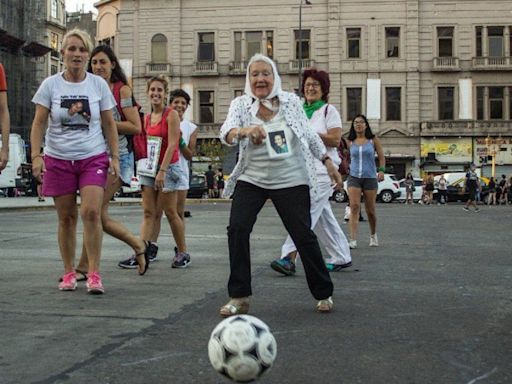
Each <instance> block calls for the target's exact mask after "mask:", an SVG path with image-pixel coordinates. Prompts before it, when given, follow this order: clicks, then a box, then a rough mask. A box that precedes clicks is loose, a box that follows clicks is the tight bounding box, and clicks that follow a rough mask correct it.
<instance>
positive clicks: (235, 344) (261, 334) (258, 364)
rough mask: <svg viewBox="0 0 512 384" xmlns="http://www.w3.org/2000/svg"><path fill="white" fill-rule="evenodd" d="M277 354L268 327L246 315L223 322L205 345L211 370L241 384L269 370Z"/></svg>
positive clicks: (275, 345)
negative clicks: (206, 345)
mask: <svg viewBox="0 0 512 384" xmlns="http://www.w3.org/2000/svg"><path fill="white" fill-rule="evenodd" d="M276 355H277V344H276V339H274V336H273V335H272V333H271V332H270V329H269V327H268V326H267V324H265V323H264V322H263V321H261V320H260V319H258V318H256V317H254V316H249V315H236V316H231V317H228V318H227V319H224V320H222V321H221V322H220V323H219V324H218V325H217V326H216V327H215V329H214V330H213V331H212V334H211V336H210V341H209V342H208V357H209V358H210V362H211V364H212V366H213V368H214V369H215V370H216V371H218V372H219V373H221V374H223V375H225V376H227V377H228V378H230V379H231V380H234V381H236V382H240V383H248V382H250V381H253V380H256V379H257V378H258V377H260V376H261V375H262V374H263V373H265V372H266V371H267V370H268V369H269V368H270V367H272V364H273V363H274V360H275V358H276Z"/></svg>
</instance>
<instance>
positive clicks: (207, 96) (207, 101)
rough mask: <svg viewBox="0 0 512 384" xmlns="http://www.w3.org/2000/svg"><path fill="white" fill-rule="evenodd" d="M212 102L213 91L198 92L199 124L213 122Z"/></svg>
mask: <svg viewBox="0 0 512 384" xmlns="http://www.w3.org/2000/svg"><path fill="white" fill-rule="evenodd" d="M213 100H214V92H213V91H199V123H201V124H209V123H213V122H214V116H215V111H214V104H213Z"/></svg>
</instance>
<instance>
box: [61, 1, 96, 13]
mask: <svg viewBox="0 0 512 384" xmlns="http://www.w3.org/2000/svg"><path fill="white" fill-rule="evenodd" d="M97 1H98V0H65V4H66V12H75V11H80V10H81V9H82V5H83V6H84V12H86V13H87V12H89V11H92V12H93V13H96V14H97V13H98V10H97V9H96V8H94V5H93V4H94V3H96V2H97Z"/></svg>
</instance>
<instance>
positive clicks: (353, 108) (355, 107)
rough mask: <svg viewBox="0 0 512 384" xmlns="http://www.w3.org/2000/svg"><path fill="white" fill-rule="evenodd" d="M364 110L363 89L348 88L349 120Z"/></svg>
mask: <svg viewBox="0 0 512 384" xmlns="http://www.w3.org/2000/svg"><path fill="white" fill-rule="evenodd" d="M362 110H363V89H362V88H347V121H352V120H353V119H354V117H356V116H357V115H359V114H361V113H362Z"/></svg>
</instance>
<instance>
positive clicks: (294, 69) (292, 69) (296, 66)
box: [289, 59, 315, 72]
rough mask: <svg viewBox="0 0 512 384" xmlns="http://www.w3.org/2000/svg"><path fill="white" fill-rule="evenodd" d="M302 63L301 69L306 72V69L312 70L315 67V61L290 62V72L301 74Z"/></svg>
mask: <svg viewBox="0 0 512 384" xmlns="http://www.w3.org/2000/svg"><path fill="white" fill-rule="evenodd" d="M301 61H302V64H301V68H302V69H303V70H304V69H305V68H311V67H314V66H315V61H314V60H313V59H302V60H290V63H289V68H290V72H299V63H300V62H301Z"/></svg>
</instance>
